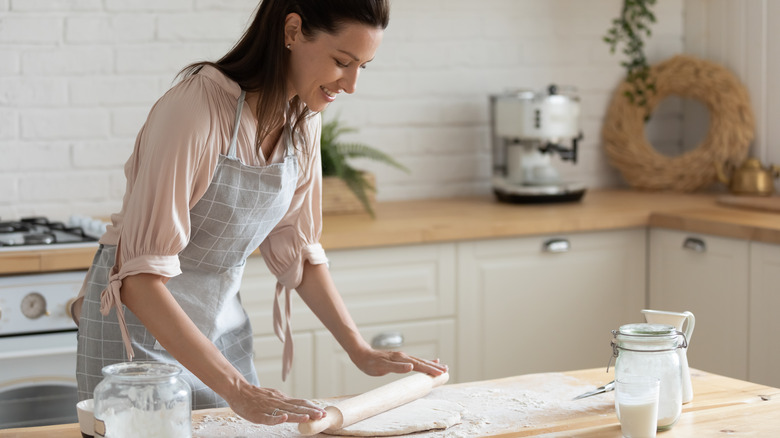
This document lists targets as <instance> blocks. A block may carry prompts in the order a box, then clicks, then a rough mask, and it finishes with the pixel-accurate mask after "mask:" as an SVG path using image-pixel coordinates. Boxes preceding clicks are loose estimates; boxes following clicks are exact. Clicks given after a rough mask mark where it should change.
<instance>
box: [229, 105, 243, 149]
mask: <svg viewBox="0 0 780 438" xmlns="http://www.w3.org/2000/svg"><path fill="white" fill-rule="evenodd" d="M245 98H246V91H245V90H241V95H240V96H238V104H237V107H236V121H235V123H234V124H233V136H232V137H230V149H229V150H228V157H230V158H235V157H236V140H237V139H238V127H239V125H241V110H242V109H244V99H245Z"/></svg>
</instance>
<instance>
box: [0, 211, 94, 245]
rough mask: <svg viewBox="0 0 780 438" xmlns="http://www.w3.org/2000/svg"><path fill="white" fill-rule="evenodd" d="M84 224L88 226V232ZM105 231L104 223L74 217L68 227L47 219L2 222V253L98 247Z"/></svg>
mask: <svg viewBox="0 0 780 438" xmlns="http://www.w3.org/2000/svg"><path fill="white" fill-rule="evenodd" d="M77 223H79V225H77ZM83 225H87V227H88V230H89V232H88V231H85V228H87V227H84V226H83ZM104 231H105V224H102V223H101V222H99V221H97V223H96V221H92V220H89V219H88V218H78V217H75V216H74V217H72V218H71V221H70V223H69V224H65V223H63V222H54V221H50V220H49V219H47V218H45V217H27V218H22V219H19V220H16V221H0V252H4V251H14V250H23V251H32V250H37V249H53V248H64V247H67V248H73V247H90V246H97V241H98V239H99V237H100V236H101V235H102V233H103V232H104Z"/></svg>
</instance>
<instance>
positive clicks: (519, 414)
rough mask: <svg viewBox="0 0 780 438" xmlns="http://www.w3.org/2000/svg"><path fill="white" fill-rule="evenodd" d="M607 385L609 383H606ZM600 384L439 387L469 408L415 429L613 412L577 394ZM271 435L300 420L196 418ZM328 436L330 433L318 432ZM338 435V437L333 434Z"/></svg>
mask: <svg viewBox="0 0 780 438" xmlns="http://www.w3.org/2000/svg"><path fill="white" fill-rule="evenodd" d="M605 383H606V382H605ZM593 388H594V386H593V385H591V384H588V383H585V382H583V381H581V380H579V379H577V378H574V377H570V376H566V375H563V374H557V373H548V374H543V375H541V374H540V375H539V379H530V378H529V379H528V380H523V381H516V382H502V383H480V384H474V385H465V386H459V387H455V386H447V385H445V386H442V387H439V388H435V389H434V390H433V391H431V393H430V394H428V395H427V396H426V397H425V398H427V399H431V400H437V399H438V400H447V401H449V402H454V403H458V404H460V405H461V406H462V407H463V412H462V413H461V423H460V424H456V425H454V426H452V427H450V428H449V429H446V430H438V431H430V432H421V433H415V434H414V435H413V436H414V438H470V437H474V436H477V435H486V434H498V433H502V432H507V431H512V430H517V429H522V428H527V427H542V426H545V425H552V424H555V423H557V422H560V421H565V420H567V419H569V418H571V416H572V413H577V412H578V413H588V412H600V413H603V415H607V414H606V413H611V412H613V411H612V409H614V403H615V399H614V395H613V393H607V394H601V395H597V396H593V397H588V398H584V399H580V400H572V398H574V397H575V396H577V395H579V394H581V393H583V392H585V391H589V390H591V389H593ZM255 436H263V437H270V438H284V437H298V436H301V435H300V434H299V433H298V427H297V425H296V424H291V423H287V424H280V425H277V426H263V425H258V424H253V423H250V422H248V421H246V420H244V419H241V418H239V417H237V416H235V415H231V416H220V417H216V416H205V417H204V418H202V419H201V420H200V421H198V420H193V437H194V438H212V437H213V438H219V437H228V438H239V437H255ZM316 436H318V437H323V438H324V437H327V435H324V434H318V435H316ZM331 438H332V437H331Z"/></svg>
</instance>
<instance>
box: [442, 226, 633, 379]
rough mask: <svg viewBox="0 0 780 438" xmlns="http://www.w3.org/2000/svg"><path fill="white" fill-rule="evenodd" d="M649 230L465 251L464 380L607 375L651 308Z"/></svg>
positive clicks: (462, 247) (496, 243) (480, 244)
mask: <svg viewBox="0 0 780 438" xmlns="http://www.w3.org/2000/svg"><path fill="white" fill-rule="evenodd" d="M646 235H647V234H646V230H645V229H644V228H642V229H631V230H621V231H609V232H597V233H582V234H572V235H568V236H538V237H527V238H517V239H503V240H493V241H477V242H467V243H461V244H459V246H458V267H459V274H458V278H459V283H458V300H459V307H458V308H459V313H458V340H459V345H458V346H459V350H458V364H459V373H460V374H459V376H460V379H462V380H463V381H471V380H481V379H493V378H500V377H506V376H514V375H518V374H526V373H535V372H548V371H564V370H573V369H580V368H593V367H604V368H605V369H606V366H607V361H608V360H609V357H610V355H611V353H612V350H611V348H610V346H609V342H610V339H611V336H612V335H611V332H610V331H611V330H613V329H617V328H618V327H619V326H620V325H621V324H624V323H627V322H635V321H637V320H638V319H639V317H640V312H639V311H640V310H641V309H642V307H643V306H644V304H645V260H646Z"/></svg>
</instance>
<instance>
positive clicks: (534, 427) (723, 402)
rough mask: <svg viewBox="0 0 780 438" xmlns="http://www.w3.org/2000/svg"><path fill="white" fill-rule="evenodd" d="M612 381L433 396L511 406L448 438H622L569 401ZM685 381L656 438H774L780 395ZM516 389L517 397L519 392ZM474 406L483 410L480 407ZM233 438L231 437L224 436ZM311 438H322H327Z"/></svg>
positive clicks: (62, 431)
mask: <svg viewBox="0 0 780 438" xmlns="http://www.w3.org/2000/svg"><path fill="white" fill-rule="evenodd" d="M612 378H613V376H612V375H610V374H605V372H604V368H598V369H590V370H579V371H571V372H567V373H547V374H528V375H523V376H517V377H510V378H506V379H499V380H489V381H484V382H471V383H461V384H454V385H445V386H443V387H441V388H437V389H435V390H434V391H442V392H441V393H439V396H442V398H445V397H444V396H445V395H446V394H450V395H453V394H461V395H463V394H465V395H466V397H470V398H472V399H473V398H474V396H475V394H476V393H478V392H483V393H484V392H487V393H489V394H491V397H492V398H494V399H496V400H500V399H501V397H502V396H503V397H504V398H506V400H508V401H509V404H514V405H515V406H510V407H509V409H508V410H507V409H502V408H500V407H498V406H487V409H486V410H485V411H484V412H483V413H482V414H481V416H477V417H476V419H475V418H473V417H472V418H471V420H469V419H468V417H467V414H466V413H464V417H463V422H462V423H461V424H459V425H456V426H453V427H452V428H451V429H450V430H449V432H451V433H458V431H459V430H460V431H461V433H466V435H463V436H494V437H501V438H508V437H522V436H535V435H540V434H549V435H545V436H554V437H594V438H595V437H599V438H613V437H614V438H619V437H620V436H621V433H620V424H619V422H618V420H617V418H616V416H615V408H614V393H607V394H601V395H597V396H593V397H589V398H586V399H582V400H576V401H571V397H572V396H573V395H576V394H579V393H581V392H582V390H583V389H585V390H588V389H591V388H593V387H596V386H600V385H602V384H604V383H606V382H607V381H609V380H611V379H612ZM691 381H692V383H693V389H694V399H693V401H692V402H691V403H688V404H685V405H683V414H682V415H681V416H680V419H679V420H678V422H677V423H676V424H675V425H674V426H673V427H672V429H670V430H668V431H665V432H663V433H660V434H659V437H664V438H677V437H680V438H682V437H685V438H689V437H694V436H695V437H722V436H725V435H739V436H762V437H765V436H774V435H776V434H777V431H778V430H780V389H777V388H772V387H768V386H763V385H758V384H755V383H749V382H745V381H742V380H736V379H731V378H727V377H723V376H719V375H716V374H710V373H706V372H702V371H698V370H691ZM545 385H546V386H545ZM565 385H569V386H568V391H569V392H568V393H566V394H565V398H563V397H562V398H561V400H559V401H555V402H544V401H542V400H540V399H536V400H530V401H531V402H526V401H525V400H524V397H527V396H526V395H523V394H540V393H539V392H534V391H535V390H543V389H545V388H548V389H550V392H553V393H555V392H556V391H560V388H561V387H562V386H565ZM572 385H573V386H572ZM518 388H519V392H517V391H518ZM447 391H448V392H447ZM468 391H470V392H468ZM513 391H515V392H513ZM435 396H436V393H435V392H434V393H431V394H430V395H429V396H428V397H429V398H431V397H434V398H435ZM534 397H538V395H534V396H532V397H531V398H532V399H533V398H534ZM448 399H449V398H448ZM478 403H480V404H484V401H479V402H478ZM496 403H499V402H498V401H497V402H496ZM502 404H506V403H502ZM74 409H75V408H74ZM502 412H504V413H505V412H509V413H510V414H511V417H502ZM215 418H216V419H219V418H224V419H226V420H228V422H227V423H225V425H224V428H225V429H227V428H232V427H235V424H236V423H235V419H236V418H235V417H234V415H233V414H232V412H231V411H230V410H229V409H227V408H226V409H209V410H203V411H196V412H194V413H193V426H194V428H195V432H196V433H195V434H194V435H195V436H196V437H199V436H201V435H199V431H202V430H203V429H202V428H200V427H201V426H202V423H203V422H204V421H207V420H209V419H210V420H212V423H211V424H219V423H214V422H213V419H215ZM474 420H476V421H474ZM507 420H508V421H507ZM241 421H243V420H241ZM469 421H473V424H470V423H469ZM474 424H477V426H474ZM221 427H222V426H221ZM249 427H252V428H253V429H252V432H253V433H251V436H264V435H268V434H263V433H262V429H259V432H258V429H254V428H269V427H270V426H255V425H250V426H249ZM273 428H274V429H269V430H268V432H270V431H271V430H273V431H274V432H275V433H274V434H273V436H291V437H293V436H299V435H298V434H297V433H296V432H295V429H294V426H293V425H286V426H273ZM469 428H470V429H469ZM230 430H232V429H230ZM285 430H290V432H289V433H284V431H285ZM241 434H244V433H243V432H242V433H241ZM234 435H235V433H233V434H232V435H224V436H234ZM247 435H250V434H247ZM52 436H56V437H61V438H79V437H80V436H81V434H80V432H79V428H78V425H77V424H65V425H56V426H44V427H35V428H25V429H9V430H5V431H0V437H3V438H44V437H52ZM220 436H222V435H220ZM317 436H323V437H324V436H326V435H317ZM415 436H420V437H421V438H422V437H440V436H444V433H442V432H438V433H436V432H431V433H422V434H419V435H415Z"/></svg>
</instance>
